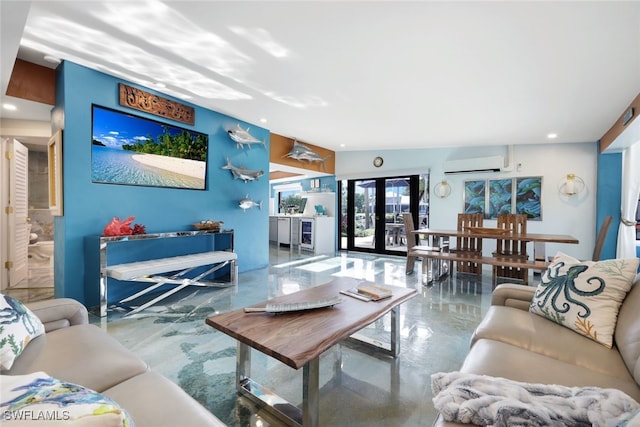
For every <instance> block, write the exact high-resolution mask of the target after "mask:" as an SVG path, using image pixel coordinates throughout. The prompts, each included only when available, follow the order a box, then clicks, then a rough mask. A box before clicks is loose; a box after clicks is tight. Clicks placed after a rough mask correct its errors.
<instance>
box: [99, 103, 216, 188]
mask: <svg viewBox="0 0 640 427" xmlns="http://www.w3.org/2000/svg"><path fill="white" fill-rule="evenodd" d="M92 131H93V134H92V145H91V178H92V181H93V182H98V183H111V184H125V185H143V186H157V187H174V188H191V189H198V190H204V189H205V188H206V175H207V171H206V166H207V162H206V158H207V146H208V137H207V135H205V134H201V133H198V132H193V131H189V130H186V129H182V128H178V127H175V126H171V125H168V124H165V123H160V122H156V121H154V120H148V119H143V118H141V117H136V116H132V115H129V114H125V113H121V112H118V111H115V110H110V109H107V108H103V107H98V106H94V107H93V128H92Z"/></svg>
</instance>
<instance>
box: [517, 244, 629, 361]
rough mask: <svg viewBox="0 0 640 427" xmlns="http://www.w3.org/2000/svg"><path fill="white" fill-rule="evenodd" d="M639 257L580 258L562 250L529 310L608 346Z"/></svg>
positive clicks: (550, 267)
mask: <svg viewBox="0 0 640 427" xmlns="http://www.w3.org/2000/svg"><path fill="white" fill-rule="evenodd" d="M638 262H639V259H638V258H631V259H610V260H604V261H598V262H594V261H582V262H580V261H578V260H577V259H575V258H573V257H570V256H569V255H566V254H563V253H561V252H559V253H558V254H557V255H556V257H555V258H554V259H553V262H552V263H551V265H549V267H548V268H547V271H546V272H545V273H544V274H543V275H542V280H541V282H540V284H539V285H538V288H537V289H536V293H535V295H534V297H533V300H532V301H531V306H530V308H529V311H531V312H532V313H535V314H538V315H540V316H544V317H546V318H547V319H549V320H551V321H553V322H556V323H559V324H560V325H563V326H566V327H567V328H569V329H572V330H574V331H575V332H577V333H579V334H582V335H584V336H585V337H587V338H590V339H592V340H594V341H597V342H599V343H601V344H603V345H605V346H607V347H608V348H611V347H612V345H613V333H614V331H615V328H616V321H617V319H618V310H619V309H620V305H621V304H622V301H623V300H624V298H625V296H626V295H627V292H629V290H630V289H631V285H632V283H633V280H634V278H635V276H636V271H637V270H638Z"/></svg>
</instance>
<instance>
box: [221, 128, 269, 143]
mask: <svg viewBox="0 0 640 427" xmlns="http://www.w3.org/2000/svg"><path fill="white" fill-rule="evenodd" d="M227 133H228V134H229V137H230V138H231V139H232V140H233V141H235V143H236V147H237V148H244V146H245V145H246V146H248V147H249V148H251V146H252V145H254V144H262V146H263V147H265V148H267V145H266V144H265V142H264V140H262V141H260V140H259V139H257V138H256V137H254V136H253V135H251V134H250V133H249V128H247V130H244V129H242V128H241V127H240V123H238V124H237V125H236V128H235V129H229V130H228V131H227Z"/></svg>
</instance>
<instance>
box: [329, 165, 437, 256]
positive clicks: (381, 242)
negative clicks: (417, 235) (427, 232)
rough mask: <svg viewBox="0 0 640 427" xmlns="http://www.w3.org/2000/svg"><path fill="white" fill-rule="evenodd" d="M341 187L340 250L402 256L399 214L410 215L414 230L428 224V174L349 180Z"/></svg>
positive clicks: (403, 239) (404, 240)
mask: <svg viewBox="0 0 640 427" xmlns="http://www.w3.org/2000/svg"><path fill="white" fill-rule="evenodd" d="M345 186H346V188H345ZM341 187H342V188H341V194H342V197H341V209H340V210H341V215H342V218H341V227H340V228H341V235H342V239H341V249H348V250H354V251H361V252H373V253H386V254H403V253H406V251H407V236H406V233H405V229H404V222H403V219H402V214H403V213H405V212H410V213H411V214H412V216H413V217H414V224H416V227H419V226H425V227H426V226H427V224H428V206H429V204H428V190H427V191H425V190H426V189H428V188H429V187H428V175H406V176H398V177H385V178H375V179H361V180H349V181H342V182H341ZM422 222H424V224H422ZM345 244H346V247H345Z"/></svg>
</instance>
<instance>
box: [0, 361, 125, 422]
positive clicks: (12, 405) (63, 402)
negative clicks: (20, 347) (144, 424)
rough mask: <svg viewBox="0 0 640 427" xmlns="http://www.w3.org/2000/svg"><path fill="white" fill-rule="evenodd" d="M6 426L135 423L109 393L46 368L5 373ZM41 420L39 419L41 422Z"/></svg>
mask: <svg viewBox="0 0 640 427" xmlns="http://www.w3.org/2000/svg"><path fill="white" fill-rule="evenodd" d="M0 384H1V385H2V386H1V388H0V391H1V393H0V396H2V397H1V398H0V424H2V425H3V426H7V427H10V426H13V425H15V426H24V425H25V422H27V423H29V422H33V423H32V424H27V425H34V426H35V425H42V426H45V425H46V426H56V425H60V426H68V427H91V426H96V427H134V423H133V420H132V419H131V417H130V416H129V414H128V413H127V412H126V411H125V410H124V409H122V408H121V407H120V406H119V405H118V404H117V403H116V402H114V401H113V400H112V399H111V398H110V397H108V396H105V395H104V394H100V393H97V392H95V391H93V390H90V389H88V388H85V387H82V386H80V385H77V384H72V383H67V382H64V381H61V380H59V379H56V378H52V377H50V376H49V375H47V374H46V373H44V372H34V373H32V374H28V375H2V379H1V381H0ZM38 421H40V423H38Z"/></svg>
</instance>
